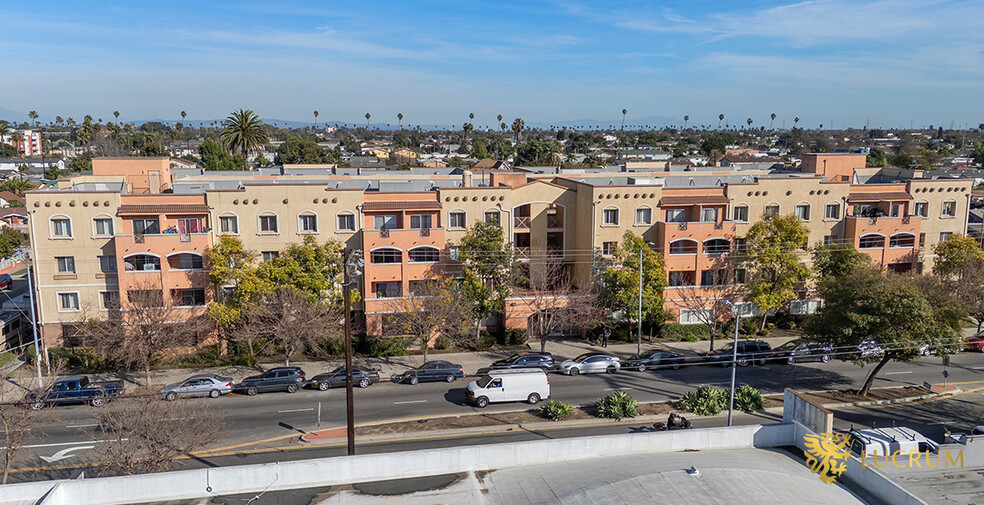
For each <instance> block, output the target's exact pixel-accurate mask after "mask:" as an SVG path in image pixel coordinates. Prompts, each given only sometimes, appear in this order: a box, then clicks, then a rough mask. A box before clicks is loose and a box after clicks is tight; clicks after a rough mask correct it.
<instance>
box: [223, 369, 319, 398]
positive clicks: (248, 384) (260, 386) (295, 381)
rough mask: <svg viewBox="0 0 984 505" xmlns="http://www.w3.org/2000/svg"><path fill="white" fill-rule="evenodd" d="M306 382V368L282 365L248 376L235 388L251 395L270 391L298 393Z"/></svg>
mask: <svg viewBox="0 0 984 505" xmlns="http://www.w3.org/2000/svg"><path fill="white" fill-rule="evenodd" d="M306 382H307V381H306V380H304V370H301V369H300V368H298V367H296V366H280V367H277V368H271V369H269V370H267V371H266V372H263V373H262V374H260V375H254V376H252V377H246V378H245V379H243V381H242V382H240V383H239V384H236V386H235V388H234V389H235V390H237V391H242V392H244V393H246V394H248V395H249V396H253V395H255V394H256V393H266V392H269V391H286V392H288V393H296V392H297V390H298V389H300V388H301V387H303V386H304V384H305V383H306Z"/></svg>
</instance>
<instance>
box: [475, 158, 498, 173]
mask: <svg viewBox="0 0 984 505" xmlns="http://www.w3.org/2000/svg"><path fill="white" fill-rule="evenodd" d="M495 163H496V161H495V160H493V159H492V158H482V159H480V160H478V161H476V162H475V164H474V165H472V166H471V167H472V168H473V169H476V170H482V169H486V170H487V169H490V168H492V167H493V166H495Z"/></svg>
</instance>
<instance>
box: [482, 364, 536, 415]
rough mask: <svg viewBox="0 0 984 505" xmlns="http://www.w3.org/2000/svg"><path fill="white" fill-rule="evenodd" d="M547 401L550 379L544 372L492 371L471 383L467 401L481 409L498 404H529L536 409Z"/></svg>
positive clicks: (528, 370)
mask: <svg viewBox="0 0 984 505" xmlns="http://www.w3.org/2000/svg"><path fill="white" fill-rule="evenodd" d="M545 398H550V379H549V378H548V377H547V373H546V371H545V370H543V369H540V368H512V369H508V370H492V371H490V372H489V373H488V374H486V375H484V376H482V378H480V379H478V380H477V381H472V382H469V383H468V388H467V391H466V392H465V401H467V402H468V403H472V404H474V405H475V406H476V407H478V408H485V406H486V405H488V404H490V403H497V402H523V401H525V402H526V403H529V404H530V405H536V404H537V403H539V402H540V400H543V399H545Z"/></svg>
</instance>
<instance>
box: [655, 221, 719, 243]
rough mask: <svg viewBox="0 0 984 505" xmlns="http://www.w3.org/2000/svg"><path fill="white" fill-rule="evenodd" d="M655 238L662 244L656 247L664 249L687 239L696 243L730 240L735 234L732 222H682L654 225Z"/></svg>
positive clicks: (663, 222) (659, 222)
mask: <svg viewBox="0 0 984 505" xmlns="http://www.w3.org/2000/svg"><path fill="white" fill-rule="evenodd" d="M656 230H657V236H658V237H660V240H661V241H662V244H658V246H660V247H663V248H665V247H666V245H667V244H669V243H670V242H672V241H674V240H677V239H681V238H689V239H693V240H696V241H698V242H703V241H704V240H706V239H709V238H712V237H721V238H730V237H732V236H734V234H735V222H734V221H684V222H669V223H668V222H666V221H658V222H657V223H656Z"/></svg>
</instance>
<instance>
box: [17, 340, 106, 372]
mask: <svg viewBox="0 0 984 505" xmlns="http://www.w3.org/2000/svg"><path fill="white" fill-rule="evenodd" d="M28 356H29V358H30V361H31V363H33V362H34V346H31V347H30V348H29V349H28ZM48 358H49V359H51V361H52V363H60V364H63V365H65V366H67V367H69V368H73V369H84V370H92V371H104V370H108V369H109V368H110V363H109V362H108V361H106V358H105V357H103V355H102V354H100V353H99V352H98V351H96V350H95V349H90V348H87V347H75V348H72V349H66V348H63V347H49V348H48Z"/></svg>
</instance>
